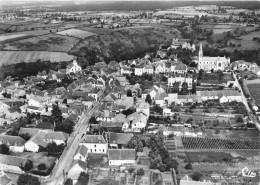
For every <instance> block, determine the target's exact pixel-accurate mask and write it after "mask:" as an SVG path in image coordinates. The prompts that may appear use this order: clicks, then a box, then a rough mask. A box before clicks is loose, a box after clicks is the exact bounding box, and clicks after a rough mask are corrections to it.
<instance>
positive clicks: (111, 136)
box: [107, 132, 134, 148]
mask: <svg viewBox="0 0 260 185" xmlns="http://www.w3.org/2000/svg"><path fill="white" fill-rule="evenodd" d="M133 136H134V135H133V134H130V133H129V134H128V133H114V132H108V133H107V140H108V143H109V146H110V147H112V148H124V147H126V146H127V144H128V142H129V141H130V140H131V138H132V137H133Z"/></svg>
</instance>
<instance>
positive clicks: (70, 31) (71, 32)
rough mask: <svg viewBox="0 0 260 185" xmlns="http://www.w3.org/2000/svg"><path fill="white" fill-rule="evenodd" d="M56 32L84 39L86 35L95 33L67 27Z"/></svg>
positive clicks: (89, 35)
mask: <svg viewBox="0 0 260 185" xmlns="http://www.w3.org/2000/svg"><path fill="white" fill-rule="evenodd" d="M56 34H59V35H67V36H71V37H76V38H80V39H85V38H87V37H91V36H93V35H95V34H94V33H92V32H88V31H83V30H78V29H68V30H64V31H60V32H57V33H56Z"/></svg>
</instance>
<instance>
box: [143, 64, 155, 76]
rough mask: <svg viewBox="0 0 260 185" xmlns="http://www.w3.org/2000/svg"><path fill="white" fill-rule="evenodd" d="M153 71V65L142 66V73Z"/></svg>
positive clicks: (151, 72)
mask: <svg viewBox="0 0 260 185" xmlns="http://www.w3.org/2000/svg"><path fill="white" fill-rule="evenodd" d="M153 72H154V70H153V66H152V65H151V64H147V65H145V66H144V68H143V73H147V74H153Z"/></svg>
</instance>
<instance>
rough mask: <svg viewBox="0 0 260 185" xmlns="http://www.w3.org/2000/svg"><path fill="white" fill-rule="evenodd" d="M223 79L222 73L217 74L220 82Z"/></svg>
mask: <svg viewBox="0 0 260 185" xmlns="http://www.w3.org/2000/svg"><path fill="white" fill-rule="evenodd" d="M223 77H224V73H223V72H222V71H220V72H219V75H218V79H219V81H222V80H223Z"/></svg>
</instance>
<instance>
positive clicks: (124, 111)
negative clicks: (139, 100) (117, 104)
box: [122, 109, 135, 116]
mask: <svg viewBox="0 0 260 185" xmlns="http://www.w3.org/2000/svg"><path fill="white" fill-rule="evenodd" d="M134 112H135V111H134V110H133V109H127V110H123V111H122V114H124V115H126V116H129V115H130V114H132V113H134Z"/></svg>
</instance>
